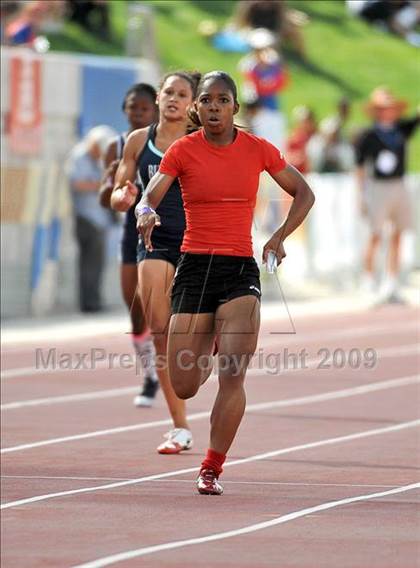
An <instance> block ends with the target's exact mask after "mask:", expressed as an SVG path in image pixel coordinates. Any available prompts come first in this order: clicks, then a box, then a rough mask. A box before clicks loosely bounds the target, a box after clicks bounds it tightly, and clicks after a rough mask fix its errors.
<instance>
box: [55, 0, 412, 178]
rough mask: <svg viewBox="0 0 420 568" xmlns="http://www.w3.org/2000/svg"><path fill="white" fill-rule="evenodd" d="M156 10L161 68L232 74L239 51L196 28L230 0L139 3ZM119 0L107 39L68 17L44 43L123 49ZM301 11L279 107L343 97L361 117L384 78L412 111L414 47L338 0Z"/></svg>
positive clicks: (327, 103)
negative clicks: (298, 39) (221, 48)
mask: <svg viewBox="0 0 420 568" xmlns="http://www.w3.org/2000/svg"><path fill="white" fill-rule="evenodd" d="M145 3H147V4H149V5H152V6H153V8H154V10H155V13H156V33H157V41H158V51H159V55H160V58H161V63H162V68H163V69H164V70H167V69H178V68H186V69H199V70H200V71H203V72H205V71H209V70H212V69H223V70H225V71H227V72H229V73H231V74H232V75H233V76H234V77H235V78H236V79H239V75H238V73H237V69H236V66H237V62H238V60H239V58H240V56H239V55H238V54H233V53H220V52H217V51H215V50H214V49H213V47H212V46H211V44H210V42H209V41H208V40H206V39H205V38H203V37H201V36H200V35H199V33H198V31H197V28H198V25H199V23H200V22H201V21H202V20H209V19H210V20H214V21H215V22H216V23H217V24H219V25H220V26H222V25H223V24H224V23H225V22H226V20H227V19H229V17H230V16H231V14H232V11H233V9H234V5H235V3H236V2H235V1H234V0H158V1H148V2H145ZM126 4H127V2H125V1H123V0H118V1H114V0H111V1H110V2H109V5H110V10H111V21H112V31H113V41H112V42H104V41H101V40H98V38H96V37H94V36H92V35H90V34H89V33H86V32H85V31H84V30H82V29H81V28H80V27H79V26H77V25H76V24H73V23H70V22H69V23H66V25H65V27H64V30H63V32H62V33H61V34H58V35H54V36H49V39H50V42H51V48H52V49H56V50H62V51H63V50H65V51H78V52H88V53H96V54H102V55H123V54H124V35H125V26H126ZM288 5H289V6H290V7H292V8H296V9H298V10H301V11H303V12H305V13H306V14H307V15H308V16H309V18H310V21H309V23H308V24H307V25H306V26H305V27H304V28H303V33H304V36H305V43H306V46H307V54H308V61H307V62H305V63H303V62H302V61H300V60H299V59H298V58H296V57H295V56H294V54H293V52H290V51H289V50H287V49H286V51H285V57H286V61H287V62H288V65H289V69H290V74H291V84H290V86H289V88H288V89H287V91H285V94H284V97H283V99H284V105H285V110H286V113H287V114H288V115H289V116H290V111H291V109H292V108H293V107H294V106H295V105H297V104H307V105H309V106H311V107H312V108H313V109H314V110H315V112H316V114H317V116H318V118H322V117H324V116H325V115H327V114H330V113H331V111H332V110H333V109H334V107H335V104H336V102H337V100H338V99H339V98H340V97H341V96H343V95H347V96H348V97H349V98H350V99H351V100H352V102H353V110H352V115H351V120H350V126H360V125H362V124H364V123H366V120H367V119H366V117H365V116H364V114H363V110H362V107H363V103H364V101H365V100H366V97H367V96H368V94H369V93H370V91H371V90H372V89H373V88H375V87H376V86H378V85H382V84H386V85H388V86H389V87H391V88H392V89H393V90H394V91H395V92H396V93H397V94H398V95H399V96H402V97H404V98H406V99H407V100H408V101H409V102H410V108H411V111H412V112H413V111H414V109H415V106H416V105H418V104H419V102H420V97H419V93H420V50H418V49H416V48H414V47H412V46H410V45H408V44H407V43H405V42H404V41H403V40H401V39H399V38H397V37H394V36H391V35H390V34H388V33H385V32H383V31H380V30H377V29H374V28H372V27H371V26H368V25H367V24H365V23H364V22H362V21H360V20H358V19H356V18H352V17H350V16H349V15H348V14H347V12H346V9H345V4H344V2H343V1H342V0H289V2H288ZM410 169H411V170H416V171H420V134H417V135H416V136H415V139H414V140H413V144H412V145H411V151H410Z"/></svg>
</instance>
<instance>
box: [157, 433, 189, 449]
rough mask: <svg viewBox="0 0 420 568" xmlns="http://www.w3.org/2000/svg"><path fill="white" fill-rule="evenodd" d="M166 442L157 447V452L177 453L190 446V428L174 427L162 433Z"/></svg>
mask: <svg viewBox="0 0 420 568" xmlns="http://www.w3.org/2000/svg"><path fill="white" fill-rule="evenodd" d="M164 438H166V442H163V443H162V444H160V446H158V447H157V451H158V453H159V454H179V453H180V452H182V451H184V450H189V449H190V448H192V445H193V439H192V434H191V432H190V430H187V429H186V428H174V429H173V430H171V431H170V432H167V433H166V434H165V435H164Z"/></svg>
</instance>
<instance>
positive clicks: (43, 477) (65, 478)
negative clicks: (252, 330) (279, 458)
mask: <svg viewBox="0 0 420 568" xmlns="http://www.w3.org/2000/svg"><path fill="white" fill-rule="evenodd" d="M0 479H36V480H37V481H38V480H47V481H50V480H57V479H59V480H61V481H130V480H132V479H133V478H132V477H74V476H59V475H0ZM150 483H190V484H191V479H155V480H154V481H150ZM224 484H225V485H290V486H295V485H296V486H298V487H300V486H303V487H394V485H389V484H388V485H383V484H381V483H374V484H372V483H306V482H304V481H225V482H224Z"/></svg>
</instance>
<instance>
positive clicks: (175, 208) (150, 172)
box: [127, 124, 185, 266]
mask: <svg viewBox="0 0 420 568" xmlns="http://www.w3.org/2000/svg"><path fill="white" fill-rule="evenodd" d="M156 128H157V124H152V125H151V126H150V128H149V133H148V136H147V140H146V144H145V145H144V148H143V150H142V152H141V153H140V155H139V157H138V159H137V171H138V174H139V177H140V180H141V183H142V186H143V188H145V187H147V184H148V183H149V181H150V180H151V178H152V177H153V176H154V174H155V173H156V172H157V171H158V169H159V165H160V162H161V160H162V158H163V153H162V152H160V151H159V150H158V149H157V148H156V147H155V138H156ZM130 211H131V210H130ZM156 212H157V214H158V215H159V216H160V219H161V223H162V224H161V225H160V226H159V227H155V228H154V229H153V233H152V245H153V251H152V252H149V251H147V250H146V249H145V247H144V244H143V243H142V242H141V241H139V244H138V248H137V262H141V261H142V260H145V259H158V260H165V261H167V262H170V263H171V264H173V265H174V266H176V265H177V262H178V259H179V257H180V255H181V252H180V248H181V244H182V239H183V236H184V230H185V213H184V206H183V202H182V196H181V188H180V185H179V182H178V180H175V181H174V183H173V184H172V185H171V186H170V188H169V189H168V191H167V193H166V195H165V197H164V198H163V199H162V201H161V202H160V204H159V206H158V208H157V209H156ZM133 215H134V212H133ZM127 217H128V213H127ZM127 222H128V220H127ZM135 227H136V223H135V220H134V228H135Z"/></svg>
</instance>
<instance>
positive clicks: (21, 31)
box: [5, 1, 48, 46]
mask: <svg viewBox="0 0 420 568" xmlns="http://www.w3.org/2000/svg"><path fill="white" fill-rule="evenodd" d="M47 12H48V4H47V3H46V2H42V1H39V2H29V3H28V4H25V5H23V6H22V7H21V9H20V10H18V12H17V14H16V16H15V17H12V18H11V20H10V21H9V23H8V24H7V26H6V33H5V41H6V44H8V45H29V46H31V45H33V43H34V41H35V39H36V37H37V35H38V32H39V28H40V25H41V22H42V20H43V19H44V18H45V17H46V14H47Z"/></svg>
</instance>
